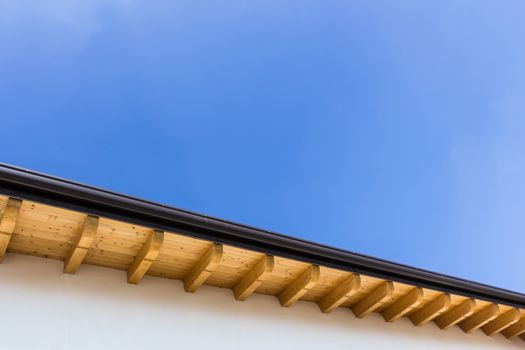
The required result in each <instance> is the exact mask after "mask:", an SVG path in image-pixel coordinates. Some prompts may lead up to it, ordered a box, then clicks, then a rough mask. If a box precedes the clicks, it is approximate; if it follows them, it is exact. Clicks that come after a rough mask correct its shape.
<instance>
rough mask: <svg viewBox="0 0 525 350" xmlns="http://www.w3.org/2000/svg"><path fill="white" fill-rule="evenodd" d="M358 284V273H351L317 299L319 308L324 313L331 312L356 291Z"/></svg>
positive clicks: (359, 279) (359, 278)
mask: <svg viewBox="0 0 525 350" xmlns="http://www.w3.org/2000/svg"><path fill="white" fill-rule="evenodd" d="M360 285H361V277H360V276H359V275H358V274H354V273H351V274H350V275H349V276H348V277H347V278H345V280H344V281H343V282H341V283H340V284H338V285H337V286H336V287H335V288H333V289H332V290H331V291H330V292H328V294H326V295H325V296H324V297H323V298H322V299H321V300H320V301H319V303H318V305H319V308H320V309H321V311H322V312H324V313H329V312H331V311H332V310H334V309H335V308H337V307H338V306H339V305H341V304H343V303H344V302H345V301H347V300H348V298H350V297H351V296H352V295H353V294H354V293H355V292H356V291H358V290H359V287H360Z"/></svg>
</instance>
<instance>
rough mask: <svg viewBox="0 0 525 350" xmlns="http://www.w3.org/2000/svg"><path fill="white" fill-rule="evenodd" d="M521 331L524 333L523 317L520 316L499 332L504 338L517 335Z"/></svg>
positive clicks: (524, 321)
mask: <svg viewBox="0 0 525 350" xmlns="http://www.w3.org/2000/svg"><path fill="white" fill-rule="evenodd" d="M523 333H525V317H522V318H521V319H520V320H519V321H518V322H516V323H514V324H513V325H512V326H509V327H507V328H505V329H504V330H502V331H501V334H503V335H504V336H505V338H512V337H517V336H518V335H521V334H523Z"/></svg>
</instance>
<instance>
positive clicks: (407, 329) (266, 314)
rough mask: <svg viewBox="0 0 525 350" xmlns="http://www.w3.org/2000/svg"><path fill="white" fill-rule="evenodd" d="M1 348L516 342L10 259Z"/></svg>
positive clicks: (1, 279)
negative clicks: (131, 281)
mask: <svg viewBox="0 0 525 350" xmlns="http://www.w3.org/2000/svg"><path fill="white" fill-rule="evenodd" d="M0 298H1V299H0V300H2V306H1V309H0V310H1V317H0V349H2V350H14V349H23V350H25V349H31V350H34V349H78V350H83V349H97V350H99V349H124V348H125V349H184V348H188V349H206V348H210V349H261V350H263V349H264V350H268V349H272V350H280V349H304V350H307V349H312V350H313V349H315V350H319V349H360V348H366V349H425V350H432V349H444V348H445V349H447V350H455V349H461V350H466V349H477V350H479V349H514V348H523V347H524V346H525V343H524V342H523V341H521V340H520V339H515V340H512V341H509V340H507V339H505V338H504V337H503V336H501V335H500V334H498V335H496V336H492V337H487V336H485V335H484V334H483V333H481V332H480V331H476V332H475V333H473V334H470V335H465V334H464V333H463V332H462V331H461V330H460V329H459V328H457V327H454V329H450V330H447V331H446V332H445V331H442V330H440V329H439V328H438V327H437V326H435V325H434V324H433V323H428V324H426V325H424V326H423V327H420V328H415V327H414V326H412V325H411V324H410V322H409V321H408V320H406V319H401V320H399V321H397V322H395V323H391V324H390V323H386V322H384V321H383V319H382V318H381V317H380V316H379V315H376V314H373V315H369V316H367V317H365V318H364V319H362V320H360V319H356V318H355V317H354V316H353V314H352V313H351V312H350V310H348V309H337V310H335V311H334V312H333V313H331V314H328V315H326V314H323V313H321V312H320V311H319V309H318V308H317V306H316V305H315V304H314V303H307V302H298V303H296V304H295V305H293V306H292V307H290V308H283V307H280V306H279V303H278V301H277V299H276V298H274V297H270V296H264V295H252V296H251V297H250V298H249V299H248V300H246V301H244V302H240V301H236V300H235V299H234V298H233V296H232V294H231V291H230V290H223V289H219V288H213V287H206V286H203V287H201V288H200V289H199V290H198V291H197V292H196V293H195V294H189V293H185V292H184V291H183V288H182V283H181V282H180V281H172V280H167V279H162V278H155V277H149V276H146V277H145V278H144V279H143V280H142V282H141V283H140V284H139V285H131V284H127V283H126V275H125V273H124V272H122V271H116V270H111V269H106V268H99V267H95V266H88V265H82V266H81V268H80V269H79V271H78V272H77V274H76V275H65V274H63V273H62V263H61V262H59V261H54V260H48V259H40V258H35V257H27V256H21V255H13V254H8V255H7V256H6V258H5V260H4V263H3V264H1V265H0Z"/></svg>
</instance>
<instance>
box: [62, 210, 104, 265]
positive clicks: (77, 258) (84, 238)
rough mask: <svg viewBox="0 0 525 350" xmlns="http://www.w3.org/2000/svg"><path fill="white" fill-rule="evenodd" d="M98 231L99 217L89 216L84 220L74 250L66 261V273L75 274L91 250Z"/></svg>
mask: <svg viewBox="0 0 525 350" xmlns="http://www.w3.org/2000/svg"><path fill="white" fill-rule="evenodd" d="M97 229H98V217H96V216H92V215H88V216H87V217H86V219H85V220H84V223H83V225H82V228H81V229H80V233H79V235H78V237H77V240H76V242H75V244H74V245H73V248H72V249H71V251H70V252H69V255H68V257H67V258H66V260H65V261H64V273H75V272H76V271H77V269H78V268H79V266H80V264H81V263H82V260H84V257H85V256H86V254H87V252H88V250H89V248H91V245H92V244H93V241H94V240H95V235H96V234H97Z"/></svg>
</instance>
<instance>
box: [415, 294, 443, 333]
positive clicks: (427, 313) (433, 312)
mask: <svg viewBox="0 0 525 350" xmlns="http://www.w3.org/2000/svg"><path fill="white" fill-rule="evenodd" d="M450 301H451V299H450V294H448V293H443V294H441V295H440V296H438V297H437V298H436V299H434V300H433V301H431V302H430V303H428V304H427V305H425V306H423V307H422V308H421V309H419V310H418V311H417V312H416V313H414V314H413V315H411V316H410V321H412V323H413V324H414V326H421V325H423V324H425V323H427V322H428V321H431V320H433V319H434V318H435V317H437V316H438V315H439V314H440V313H441V312H443V311H445V310H446V309H447V308H448V306H449V305H450Z"/></svg>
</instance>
